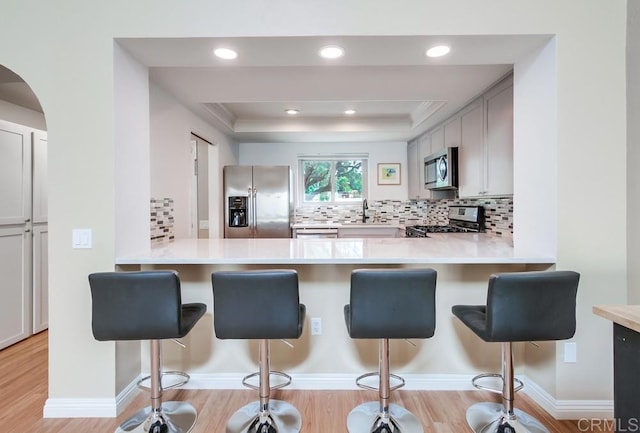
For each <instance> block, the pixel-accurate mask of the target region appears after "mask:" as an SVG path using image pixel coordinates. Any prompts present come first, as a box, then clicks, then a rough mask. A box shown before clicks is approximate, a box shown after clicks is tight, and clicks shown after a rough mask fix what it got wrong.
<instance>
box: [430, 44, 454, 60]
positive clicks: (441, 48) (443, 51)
mask: <svg viewBox="0 0 640 433" xmlns="http://www.w3.org/2000/svg"><path fill="white" fill-rule="evenodd" d="M449 51H451V48H449V47H448V46H446V45H438V46H436V47H432V48H429V49H428V50H427V56H428V57H441V56H445V55H447V54H449Z"/></svg>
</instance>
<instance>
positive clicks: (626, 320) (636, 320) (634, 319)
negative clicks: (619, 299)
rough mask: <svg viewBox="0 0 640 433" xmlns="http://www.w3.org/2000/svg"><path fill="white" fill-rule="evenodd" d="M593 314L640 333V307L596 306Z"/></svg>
mask: <svg viewBox="0 0 640 433" xmlns="http://www.w3.org/2000/svg"><path fill="white" fill-rule="evenodd" d="M593 313H594V314H597V315H598V316H601V317H604V318H605V319H609V320H611V321H612V322H614V323H617V324H618V325H622V326H624V327H626V328H629V329H632V330H634V331H636V332H640V305H596V306H595V307H593Z"/></svg>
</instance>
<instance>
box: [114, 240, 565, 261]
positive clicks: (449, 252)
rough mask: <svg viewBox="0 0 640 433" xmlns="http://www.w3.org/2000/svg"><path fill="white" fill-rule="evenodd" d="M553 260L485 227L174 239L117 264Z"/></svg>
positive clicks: (127, 256)
mask: <svg viewBox="0 0 640 433" xmlns="http://www.w3.org/2000/svg"><path fill="white" fill-rule="evenodd" d="M429 263H431V264H449V263H450V264H478V263H484V264H494V263H495V264H527V263H531V264H534V263H539V264H551V263H555V258H554V257H548V256H543V255H539V254H534V253H527V252H523V251H516V250H515V249H514V248H513V246H512V244H511V242H510V241H509V240H506V239H503V238H500V237H495V236H492V235H488V234H486V233H446V234H430V235H429V238H364V239H339V238H338V239H177V240H175V241H172V242H169V243H165V244H159V245H156V246H154V247H152V248H151V249H150V250H148V251H142V252H140V253H139V254H128V255H123V256H121V257H117V258H116V264H119V265H127V264H429Z"/></svg>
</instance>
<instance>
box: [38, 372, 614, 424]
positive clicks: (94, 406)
mask: <svg viewBox="0 0 640 433" xmlns="http://www.w3.org/2000/svg"><path fill="white" fill-rule="evenodd" d="M357 376H358V375H355V374H331V375H330V374H326V375H325V374H292V375H291V378H292V382H291V385H290V386H289V387H288V389H300V390H355V389H359V388H358V387H357V386H356V384H355V380H356V377H357ZM243 377H244V374H232V373H228V374H197V373H195V374H191V379H190V380H189V382H188V383H187V384H186V385H185V386H183V387H182V388H184V389H245V388H244V387H243V386H242V378H243ZM403 377H404V379H405V380H406V386H405V387H404V388H403V389H406V390H412V391H469V390H475V388H474V387H473V386H472V385H471V378H472V377H473V376H472V375H463V374H406V375H403ZM138 379H139V378H136V379H135V380H134V381H133V382H131V383H130V384H129V385H128V386H127V387H126V388H125V389H124V390H123V391H122V392H120V394H118V396H116V397H115V398H95V399H55V398H49V399H47V402H46V404H45V407H44V411H43V416H44V418H113V417H116V416H118V414H119V413H121V412H122V410H123V409H124V408H126V406H127V405H128V404H129V403H130V402H131V400H133V398H134V397H135V396H136V395H137V393H138V388H137V386H136V383H137V381H138ZM520 379H521V380H522V381H523V382H524V383H525V387H524V388H523V390H522V391H521V392H524V393H526V394H527V395H528V396H529V397H531V399H532V400H533V401H535V402H536V403H537V404H539V405H540V406H541V407H542V408H543V409H544V410H546V411H547V412H549V414H550V415H551V416H553V417H554V418H555V419H559V420H564V419H574V420H578V419H611V418H613V401H612V400H556V399H555V398H553V397H552V396H551V395H550V394H549V393H548V392H547V391H545V390H544V389H543V388H542V387H540V386H539V385H538V384H536V383H535V382H534V381H533V380H531V379H529V378H527V377H526V376H522V377H520Z"/></svg>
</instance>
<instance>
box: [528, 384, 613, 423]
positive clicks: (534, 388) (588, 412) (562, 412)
mask: <svg viewBox="0 0 640 433" xmlns="http://www.w3.org/2000/svg"><path fill="white" fill-rule="evenodd" d="M520 379H521V380H522V381H523V382H524V384H525V386H524V388H522V391H521V392H524V393H525V394H527V395H528V396H529V397H531V399H532V400H533V401H535V402H536V403H538V404H539V405H540V406H541V407H542V408H543V409H544V410H546V411H547V412H549V414H550V415H551V416H553V417H554V418H555V419H573V420H580V419H612V418H613V400H556V399H555V398H553V396H551V394H549V393H548V392H547V391H545V390H544V389H543V388H542V387H541V386H539V385H538V384H537V383H535V382H534V381H533V380H531V379H529V378H528V377H527V376H522V377H520Z"/></svg>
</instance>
